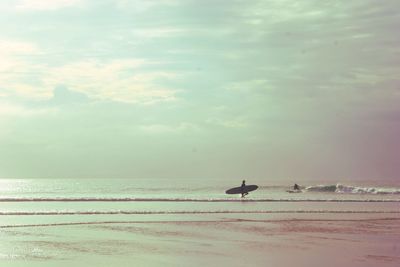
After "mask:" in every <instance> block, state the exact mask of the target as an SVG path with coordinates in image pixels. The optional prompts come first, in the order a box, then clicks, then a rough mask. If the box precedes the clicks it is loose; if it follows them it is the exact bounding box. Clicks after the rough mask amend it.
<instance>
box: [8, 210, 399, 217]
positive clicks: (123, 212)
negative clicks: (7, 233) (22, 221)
mask: <svg viewBox="0 0 400 267" xmlns="http://www.w3.org/2000/svg"><path fill="white" fill-rule="evenodd" d="M274 213H277V214H282V213H307V214H308V213H318V214H321V213H332V214H336V213H340V214H341V213H345V214H348V213H351V214H356V213H361V214H371V213H372V214H373V213H376V214H378V213H379V214H381V213H392V214H393V213H395V214H400V210H387V211H382V210H253V211H249V210H241V211H236V210H215V211H199V210H188V211H131V210H109V211H98V210H91V211H3V212H0V216H10V215H12V216H35V215H50V216H51V215H57V216H58V215H164V214H166V215H168V214H173V215H179V214H182V215H184V214H274Z"/></svg>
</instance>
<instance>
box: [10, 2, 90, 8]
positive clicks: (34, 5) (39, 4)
mask: <svg viewBox="0 0 400 267" xmlns="http://www.w3.org/2000/svg"><path fill="white" fill-rule="evenodd" d="M81 2H82V0H21V1H19V2H18V4H17V5H16V9H17V10H56V9H60V8H65V7H70V6H77V5H78V4H80V3H81Z"/></svg>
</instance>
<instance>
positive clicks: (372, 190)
mask: <svg viewBox="0 0 400 267" xmlns="http://www.w3.org/2000/svg"><path fill="white" fill-rule="evenodd" d="M305 191H307V192H333V193H348V194H380V195H385V194H386V195H389V194H391V195H397V194H400V188H384V187H358V186H349V185H342V184H335V185H316V186H309V187H306V188H305Z"/></svg>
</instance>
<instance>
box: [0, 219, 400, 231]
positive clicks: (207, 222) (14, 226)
mask: <svg viewBox="0 0 400 267" xmlns="http://www.w3.org/2000/svg"><path fill="white" fill-rule="evenodd" d="M399 220H400V218H397V217H395V218H389V217H388V218H368V219H343V218H340V219H268V220H265V219H261V220H254V219H220V220H167V221H93V222H61V223H41V224H9V225H0V229H7V228H24V227H57V226H79V225H107V224H150V223H151V224H175V223H179V224H182V223H186V224H193V223H194V224H199V223H204V224H210V223H243V222H246V223H260V222H262V223H268V222H274V223H275V222H379V221H399Z"/></svg>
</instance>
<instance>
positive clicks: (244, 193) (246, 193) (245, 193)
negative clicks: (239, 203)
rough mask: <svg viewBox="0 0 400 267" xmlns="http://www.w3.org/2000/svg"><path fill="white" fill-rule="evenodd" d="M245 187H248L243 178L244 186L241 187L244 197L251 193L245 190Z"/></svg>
mask: <svg viewBox="0 0 400 267" xmlns="http://www.w3.org/2000/svg"><path fill="white" fill-rule="evenodd" d="M245 187H246V181H245V180H243V182H242V186H241V187H240V189H241V191H242V197H244V196H246V195H248V194H249V193H248V192H245V190H244V188H245Z"/></svg>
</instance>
